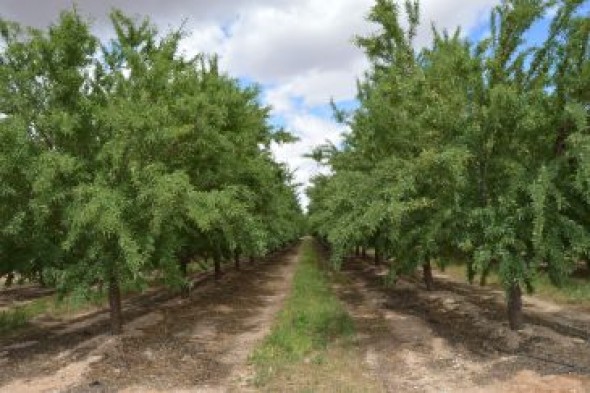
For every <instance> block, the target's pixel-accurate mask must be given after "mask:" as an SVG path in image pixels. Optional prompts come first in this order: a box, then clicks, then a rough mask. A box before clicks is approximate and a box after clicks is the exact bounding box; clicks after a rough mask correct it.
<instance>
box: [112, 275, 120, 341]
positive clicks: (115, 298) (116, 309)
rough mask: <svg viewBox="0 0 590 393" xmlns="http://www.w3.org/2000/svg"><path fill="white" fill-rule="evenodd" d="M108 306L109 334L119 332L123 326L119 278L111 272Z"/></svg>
mask: <svg viewBox="0 0 590 393" xmlns="http://www.w3.org/2000/svg"><path fill="white" fill-rule="evenodd" d="M109 306H110V312H111V334H113V335H117V334H120V333H121V331H122V328H123V317H122V315H121V288H119V278H118V277H117V275H116V274H114V273H112V274H111V277H110V278H109Z"/></svg>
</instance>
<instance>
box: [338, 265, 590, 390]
mask: <svg viewBox="0 0 590 393" xmlns="http://www.w3.org/2000/svg"><path fill="white" fill-rule="evenodd" d="M384 281H385V270H384V269H379V268H375V267H373V266H370V265H369V264H367V263H366V262H365V261H361V260H358V259H349V260H348V261H347V262H346V263H345V264H344V267H343V271H342V273H341V275H340V277H339V279H338V280H337V282H338V283H337V284H335V286H334V287H335V291H336V293H337V294H338V295H339V296H340V298H341V300H342V301H343V302H344V304H345V305H346V307H347V309H348V311H349V313H350V314H351V315H352V316H353V318H354V321H355V324H356V327H357V335H358V338H357V341H358V342H357V346H358V347H359V348H360V349H362V353H364V357H365V363H366V364H367V365H368V366H369V368H370V372H371V374H372V375H373V376H374V377H375V378H377V379H379V380H380V381H381V385H382V386H381V387H382V391H385V392H433V393H434V392H523V393H524V392H535V393H543V392H590V341H588V339H589V338H590V334H589V335H588V336H584V333H585V332H588V331H587V330H585V329H584V328H586V329H590V323H588V322H587V321H588V319H587V318H588V317H590V313H583V312H580V311H578V310H575V311H574V310H567V309H565V307H563V306H557V305H553V307H551V304H550V303H547V302H544V303H541V304H536V303H535V302H534V301H531V300H528V301H527V302H526V304H525V312H526V311H527V307H528V308H534V311H535V314H534V315H533V316H531V317H529V318H528V319H527V324H526V327H525V329H524V330H522V331H520V332H512V331H510V330H509V329H508V328H507V323H506V317H505V311H504V308H503V305H502V304H501V301H502V299H501V295H502V294H501V293H500V294H498V293H497V292H496V291H492V290H488V289H485V288H479V287H473V286H470V285H468V284H461V283H457V282H454V281H452V280H449V279H447V278H443V277H439V278H438V282H437V290H436V291H433V292H430V293H429V292H426V291H425V290H424V289H423V286H422V284H421V283H420V282H419V281H417V280H414V279H405V280H404V279H402V280H400V281H399V282H398V283H397V285H396V287H395V288H384V285H383V283H384ZM533 303H534V304H533ZM529 311H530V310H529ZM568 311H571V312H569V313H568ZM576 312H577V315H578V317H579V318H576V317H575V315H574V314H575V313H576ZM559 317H562V318H566V317H567V318H571V319H570V320H565V321H566V322H564V323H560V327H559V328H558V327H557V326H556V325H554V324H555V323H556V320H557V319H559ZM561 322H563V320H562V321H561ZM586 323H587V324H586ZM569 324H571V325H572V330H571V331H569V330H568V329H567V328H564V326H569ZM556 328H557V330H555V329H556ZM560 331H561V333H560Z"/></svg>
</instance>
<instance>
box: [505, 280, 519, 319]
mask: <svg viewBox="0 0 590 393" xmlns="http://www.w3.org/2000/svg"><path fill="white" fill-rule="evenodd" d="M508 323H509V325H510V329H512V330H520V329H522V291H521V290H520V285H519V284H518V283H517V282H515V283H513V284H512V285H511V286H510V288H509V289H508Z"/></svg>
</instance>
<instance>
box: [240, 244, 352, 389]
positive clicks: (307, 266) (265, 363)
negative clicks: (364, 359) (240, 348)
mask: <svg viewBox="0 0 590 393" xmlns="http://www.w3.org/2000/svg"><path fill="white" fill-rule="evenodd" d="M353 335H354V326H353V322H352V319H351V318H350V316H349V315H348V314H347V313H346V311H345V310H344V308H343V306H342V304H341V303H340V301H339V300H338V299H337V298H336V296H335V295H334V294H333V293H332V291H331V289H330V287H329V284H328V281H327V278H326V275H325V273H324V272H323V271H322V270H321V268H320V267H319V258H318V255H317V254H316V252H315V251H314V249H313V241H312V240H310V239H307V240H305V241H304V243H303V244H302V246H301V253H300V260H299V265H298V267H297V271H296V273H295V277H294V281H293V289H292V292H291V294H290V296H289V298H288V299H287V301H286V304H285V306H284V308H283V310H282V311H281V312H280V313H279V316H278V318H277V321H276V323H275V326H274V327H273V329H272V331H271V333H270V335H269V336H268V337H267V338H266V339H265V341H264V342H263V344H262V346H261V347H259V348H258V349H257V350H256V351H255V352H254V353H253V355H252V356H251V362H252V363H253V364H254V366H255V368H256V379H255V384H256V385H258V386H260V385H263V384H264V383H265V382H266V381H268V380H269V379H270V378H271V377H272V376H273V375H275V374H276V373H277V372H278V371H280V370H281V369H282V368H284V367H285V366H286V365H289V364H292V363H295V362H298V361H301V360H303V359H306V361H308V362H311V363H315V364H322V363H323V362H324V361H325V353H324V351H325V350H326V348H327V346H328V344H330V343H332V342H334V341H336V340H340V341H342V340H346V339H349V338H351V337H353Z"/></svg>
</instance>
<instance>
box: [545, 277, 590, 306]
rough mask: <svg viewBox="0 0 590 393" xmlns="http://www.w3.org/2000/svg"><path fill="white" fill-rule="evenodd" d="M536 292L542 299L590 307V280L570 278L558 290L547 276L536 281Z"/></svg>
mask: <svg viewBox="0 0 590 393" xmlns="http://www.w3.org/2000/svg"><path fill="white" fill-rule="evenodd" d="M535 291H536V293H537V294H538V295H539V297H541V298H545V299H551V300H554V301H556V302H560V303H568V304H578V305H584V306H590V280H589V279H582V278H573V277H570V278H569V279H567V280H566V282H565V284H564V285H563V286H562V287H560V288H558V287H556V286H554V285H553V284H551V281H550V280H549V277H548V276H547V275H546V274H542V275H540V276H539V277H538V278H537V280H535Z"/></svg>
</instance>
